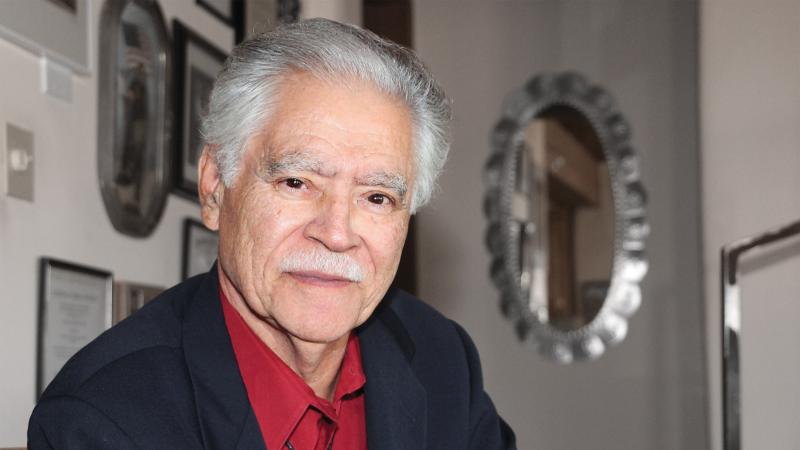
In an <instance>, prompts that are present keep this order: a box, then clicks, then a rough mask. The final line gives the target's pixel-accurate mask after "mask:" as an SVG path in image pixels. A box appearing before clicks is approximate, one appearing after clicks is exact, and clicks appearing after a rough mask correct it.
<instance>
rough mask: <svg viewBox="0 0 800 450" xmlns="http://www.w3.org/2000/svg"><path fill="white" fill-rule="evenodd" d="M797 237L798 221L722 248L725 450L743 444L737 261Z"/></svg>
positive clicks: (723, 428) (740, 323) (739, 297)
mask: <svg viewBox="0 0 800 450" xmlns="http://www.w3.org/2000/svg"><path fill="white" fill-rule="evenodd" d="M797 235H800V220H799V221H797V222H793V223H790V224H788V225H785V226H783V227H780V228H776V229H773V230H769V231H767V232H765V233H761V234H757V235H754V236H750V237H746V238H744V239H740V240H738V241H735V242H732V243H730V244H728V245H725V246H723V247H722V251H721V256H722V264H721V265H720V275H721V277H720V278H721V282H722V289H721V294H722V299H721V304H722V442H723V445H722V446H723V448H724V449H725V450H739V449H740V448H741V445H742V443H741V441H742V423H741V413H742V412H741V388H742V386H741V382H740V378H739V376H740V374H741V372H740V362H739V361H740V360H739V341H740V336H741V334H742V298H741V292H740V288H739V259H740V258H741V257H742V255H744V254H745V253H747V252H749V251H750V250H752V249H754V248H759V247H764V246H766V245H769V244H773V243H775V242H778V241H782V240H785V239H788V238H791V237H793V236H797Z"/></svg>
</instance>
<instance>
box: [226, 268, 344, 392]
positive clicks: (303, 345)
mask: <svg viewBox="0 0 800 450" xmlns="http://www.w3.org/2000/svg"><path fill="white" fill-rule="evenodd" d="M218 270H219V282H220V288H221V289H222V292H223V293H224V294H225V297H226V298H227V299H228V302H229V303H230V304H231V306H233V308H234V309H235V310H236V311H237V312H238V313H239V315H241V316H242V319H244V322H245V323H246V324H247V326H248V327H250V329H251V330H253V332H254V333H255V334H256V336H258V338H259V339H261V341H262V342H263V343H264V344H265V345H266V346H267V347H269V348H270V349H271V350H272V351H273V352H275V354H276V355H278V357H279V358H280V359H281V360H282V361H283V362H284V363H286V365H287V366H289V368H291V369H292V370H293V371H294V372H295V373H296V374H298V375H299V376H300V377H301V378H302V379H303V380H304V381H305V382H306V384H308V386H309V387H310V388H311V389H312V390H313V391H314V393H315V394H316V395H317V396H318V397H320V398H324V399H327V400H328V401H331V400H332V399H333V394H334V392H335V391H336V383H337V381H338V380H339V369H340V368H341V365H342V360H343V359H344V353H345V349H346V348H347V340H348V336H343V337H342V338H341V339H339V340H338V341H335V342H330V343H319V342H307V341H303V340H302V339H299V338H297V337H296V336H292V335H291V334H289V333H287V332H286V331H285V330H283V329H281V328H279V327H278V326H277V324H275V323H273V322H271V321H270V320H268V319H264V318H262V317H259V316H258V315H257V314H256V313H254V312H253V310H252V309H251V308H250V306H249V305H248V304H247V301H246V300H245V299H244V297H243V296H242V294H241V293H240V292H239V290H238V289H237V288H236V286H234V285H233V283H232V282H231V281H230V279H229V278H228V277H227V275H226V274H225V272H224V271H223V270H222V267H218Z"/></svg>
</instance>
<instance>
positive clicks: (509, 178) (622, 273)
mask: <svg viewBox="0 0 800 450" xmlns="http://www.w3.org/2000/svg"><path fill="white" fill-rule="evenodd" d="M630 135H631V133H630V127H629V125H628V122H627V121H626V120H625V118H624V117H623V116H622V115H621V114H620V113H619V112H618V111H617V110H616V108H615V106H614V102H613V100H612V98H611V96H610V95H609V94H608V92H606V91H605V90H603V89H602V88H600V87H597V86H593V85H591V84H590V83H589V82H587V81H586V79H585V78H584V77H582V76H580V75H578V74H575V73H561V74H554V75H551V74H545V75H540V76H537V77H534V78H533V79H531V80H530V81H529V82H528V83H527V84H526V85H525V86H524V87H523V88H521V89H519V90H517V91H515V92H512V93H511V94H510V95H509V96H508V97H507V98H506V100H505V102H504V106H503V115H502V117H501V119H500V121H499V122H498V123H497V125H496V126H495V129H494V132H493V135H492V153H491V156H490V157H489V160H488V162H487V165H486V173H485V175H486V184H487V191H486V198H485V208H484V209H485V214H486V216H487V219H488V221H489V227H488V230H487V234H486V243H487V246H488V248H489V251H490V253H491V255H492V263H491V268H490V273H491V277H492V281H493V283H494V284H495V286H497V288H498V289H499V290H500V293H501V295H500V307H501V310H502V311H503V314H504V315H505V316H506V317H508V318H509V319H510V320H511V321H512V322H513V324H514V326H515V329H516V331H517V334H518V336H519V337H520V339H527V338H528V337H532V338H533V340H534V341H535V342H536V343H537V344H538V346H539V349H540V351H541V352H542V353H543V354H545V355H547V356H548V357H551V358H553V359H555V360H556V361H559V362H562V363H568V362H572V361H573V360H575V359H586V358H588V359H592V358H596V357H598V356H600V355H601V354H603V352H604V351H605V349H606V347H607V346H609V345H613V344H615V343H618V342H620V341H621V340H622V339H624V337H625V335H626V333H627V319H628V317H630V315H631V314H633V312H635V311H636V309H637V308H638V306H639V303H640V301H641V291H640V287H639V283H640V282H641V280H642V278H643V277H644V275H645V273H646V271H647V261H646V259H645V254H644V250H645V242H644V241H645V238H646V237H647V234H648V232H649V227H648V224H647V221H646V217H645V204H646V196H645V190H644V188H643V187H642V184H641V180H640V174H639V164H638V158H637V155H636V152H635V151H634V149H633V147H632V146H631V145H630Z"/></svg>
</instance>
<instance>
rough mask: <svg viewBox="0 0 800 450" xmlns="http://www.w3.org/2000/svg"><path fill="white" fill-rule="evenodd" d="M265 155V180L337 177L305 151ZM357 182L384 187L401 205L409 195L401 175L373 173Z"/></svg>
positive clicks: (261, 170) (263, 175) (263, 168)
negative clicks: (300, 175)
mask: <svg viewBox="0 0 800 450" xmlns="http://www.w3.org/2000/svg"><path fill="white" fill-rule="evenodd" d="M265 153H267V154H268V155H270V156H267V157H265V158H264V159H263V160H262V163H261V165H260V168H259V176H261V178H263V179H265V180H273V179H275V178H277V177H278V176H280V175H285V174H292V173H300V172H312V173H316V174H318V175H320V176H323V177H333V176H335V175H336V172H335V171H332V170H330V169H326V168H325V167H324V164H323V163H322V161H321V160H320V159H317V158H315V157H314V156H313V155H309V154H308V153H306V152H303V151H291V152H286V153H283V154H281V155H279V156H278V157H272V156H271V153H272V152H269V151H266V152H265ZM355 182H356V183H357V184H359V185H362V186H373V187H382V188H385V189H389V190H392V191H394V192H395V193H397V195H398V197H400V202H401V203H403V202H404V199H405V196H406V194H407V193H408V181H407V180H406V177H404V176H403V175H401V174H399V173H392V172H384V171H379V172H373V173H369V174H366V175H363V176H360V177H357V178H356V179H355Z"/></svg>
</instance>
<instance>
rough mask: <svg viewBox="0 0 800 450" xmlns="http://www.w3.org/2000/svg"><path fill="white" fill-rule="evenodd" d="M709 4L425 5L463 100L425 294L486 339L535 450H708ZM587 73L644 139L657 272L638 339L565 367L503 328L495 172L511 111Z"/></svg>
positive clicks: (418, 10)
mask: <svg viewBox="0 0 800 450" xmlns="http://www.w3.org/2000/svg"><path fill="white" fill-rule="evenodd" d="M696 20H697V10H696V4H694V3H691V2H683V1H682V2H675V1H670V0H663V1H662V0H659V1H655V0H648V1H641V0H631V1H619V0H603V1H584V0H574V1H573V0H553V1H544V0H527V1H523V0H506V1H485V0H451V1H445V0H419V1H416V2H415V3H414V32H415V35H414V42H415V46H416V48H417V49H418V51H419V52H420V53H421V55H422V57H423V59H424V60H425V61H426V62H428V63H429V64H430V66H431V68H432V70H433V72H434V73H435V74H436V75H437V76H438V77H439V79H440V80H441V82H442V83H443V85H444V87H445V90H446V91H447V92H448V93H449V94H450V95H451V96H452V97H453V100H454V108H455V124H454V125H455V126H454V146H453V150H452V153H451V157H450V160H449V161H448V163H447V166H446V168H445V173H444V175H443V178H442V180H441V192H440V193H439V194H438V195H437V196H436V198H435V200H434V201H433V203H432V204H431V205H430V207H428V208H427V209H424V210H423V211H422V212H421V213H420V214H419V220H418V224H419V229H418V234H417V236H418V239H419V241H418V247H417V251H418V255H419V257H420V264H419V280H420V290H421V294H422V296H423V298H424V299H426V300H427V301H429V302H430V303H432V304H433V305H434V306H436V307H437V308H439V309H441V310H442V311H444V312H445V313H446V314H447V315H449V316H450V317H452V318H454V319H455V320H457V321H458V322H460V323H461V324H463V325H464V326H465V327H466V329H467V330H468V331H469V332H470V334H471V335H472V337H473V338H474V340H475V342H476V345H477V347H478V349H479V350H480V352H481V356H482V362H483V369H484V375H485V381H486V387H487V389H488V391H489V393H490V394H491V395H492V397H493V399H494V400H495V402H496V404H497V406H498V408H499V410H500V412H501V413H502V415H503V416H504V417H505V418H506V419H507V420H508V421H509V422H510V424H511V425H512V426H513V428H514V429H515V430H516V432H517V435H518V437H519V445H520V449H523V450H531V449H547V450H576V449H602V450H607V449H608V450H610V449H636V450H648V449H663V450H675V449H702V448H706V447H707V430H706V414H705V409H706V401H705V392H706V390H705V381H706V378H705V371H704V364H705V358H704V338H705V334H704V333H703V323H704V322H703V304H702V289H703V288H702V277H701V273H700V271H701V263H702V259H701V254H700V252H701V243H700V222H699V204H698V198H699V179H698V170H699V169H698V164H697V161H698V148H697V115H696V110H697V97H696V95H697V92H696V76H697V65H696V56H697V55H696V50H697V41H696V25H697V24H696ZM566 69H570V70H577V71H579V72H581V73H583V74H585V75H586V76H587V77H589V78H590V79H591V80H593V81H594V82H597V83H599V84H601V85H602V86H604V87H605V88H607V89H608V90H609V91H610V92H612V93H613V94H614V95H615V96H616V99H617V101H618V105H619V108H620V110H621V111H623V112H624V113H625V115H626V116H627V117H628V118H629V119H630V121H631V124H632V127H633V134H634V135H633V143H634V145H635V146H636V148H637V149H638V150H639V152H640V153H641V162H642V171H643V179H644V182H645V184H646V186H647V189H648V191H649V202H650V209H649V211H650V212H649V217H650V221H651V223H652V236H651V238H650V239H649V241H648V245H649V248H648V252H649V255H650V261H651V270H650V274H649V275H648V277H647V279H646V281H645V283H644V287H643V288H644V290H643V294H644V301H643V304H642V307H641V309H640V311H639V312H638V313H637V314H636V315H635V316H634V317H633V320H632V322H631V324H630V332H629V335H628V337H627V339H626V340H625V341H624V342H623V343H622V344H621V345H620V346H619V347H616V348H613V349H611V350H610V351H609V352H608V353H607V354H606V355H605V356H603V357H602V358H601V359H600V360H598V361H595V362H584V363H579V364H575V365H570V366H559V365H556V364H554V363H551V362H549V361H545V360H543V359H541V358H540V357H539V355H538V354H537V353H536V351H535V350H534V348H533V346H532V345H530V344H529V343H526V344H520V343H519V342H517V340H516V338H515V337H514V335H513V333H512V329H511V326H510V325H509V324H508V323H507V322H506V321H505V320H504V319H503V318H502V317H501V316H500V313H499V310H498V306H497V305H498V293H497V291H496V290H495V289H494V288H493V286H492V285H491V283H490V281H489V277H488V269H489V256H488V252H487V250H486V249H485V248H484V245H483V242H484V231H485V225H486V222H485V220H484V218H483V215H482V201H483V189H484V185H483V183H482V168H483V165H484V163H485V161H486V158H487V156H488V154H489V145H488V142H489V134H490V131H491V129H492V126H493V124H494V122H495V121H496V120H497V119H498V118H499V114H500V103H501V100H502V98H503V96H504V95H505V94H506V93H507V92H509V91H511V90H512V89H515V88H517V87H518V86H520V85H522V84H523V83H524V82H525V81H526V80H527V79H528V78H529V77H531V76H533V75H534V74H536V73H539V72H541V71H553V70H566Z"/></svg>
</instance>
